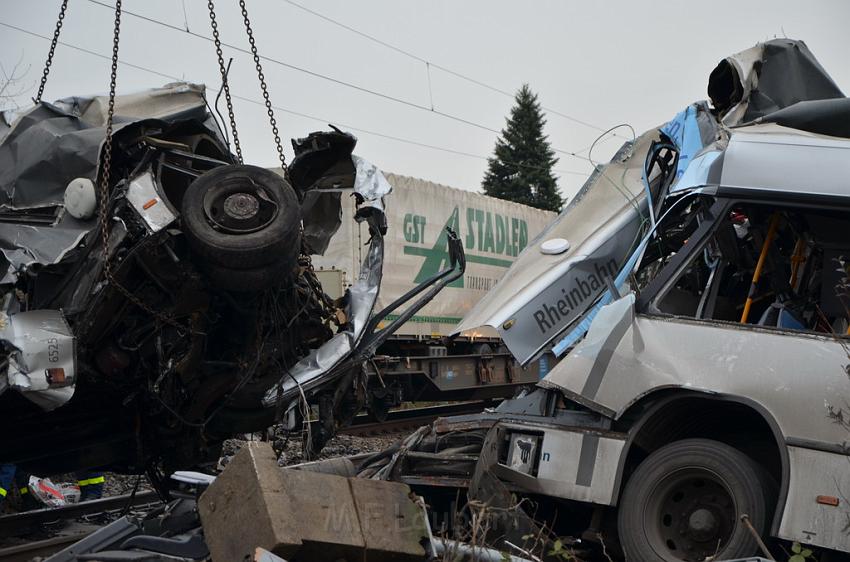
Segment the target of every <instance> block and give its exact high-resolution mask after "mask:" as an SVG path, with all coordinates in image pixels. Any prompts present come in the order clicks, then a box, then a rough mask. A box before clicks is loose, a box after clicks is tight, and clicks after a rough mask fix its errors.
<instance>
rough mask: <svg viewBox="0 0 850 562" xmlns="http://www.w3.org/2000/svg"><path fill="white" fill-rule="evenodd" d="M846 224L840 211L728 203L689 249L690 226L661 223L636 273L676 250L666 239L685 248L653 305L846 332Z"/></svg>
mask: <svg viewBox="0 0 850 562" xmlns="http://www.w3.org/2000/svg"><path fill="white" fill-rule="evenodd" d="M848 227H850V215H848V214H847V213H846V212H840V211H835V210H830V209H818V208H794V207H779V206H774V205H765V204H756V203H743V202H741V203H734V204H731V205H729V206H728V208H727V209H726V210H725V211H724V213H723V214H722V216H721V217H720V218H719V219H718V220H717V224H716V225H714V226H713V228H714V232H713V234H712V235H711V236H710V237H709V238H708V239H707V240H706V241H705V243H704V244H702V246H701V247H699V248H688V239H687V236H689V235H690V234H692V233H693V230H691V231H690V232H689V231H688V229H686V228H684V227H683V225H676V227H674V228H671V229H666V230H664V231H663V232H664V233H663V234H662V235H660V236H659V241H658V243H657V244H656V246H657V247H659V248H661V249H660V250H658V253H659V254H661V256H660V257H657V258H655V259H654V260H653V259H652V258H651V257H650V258H648V259H647V260H645V265H644V266H643V267H642V268H641V271H640V272H639V273H638V276H639V278H640V277H641V276H643V277H646V275H647V273H648V272H649V271H653V270H654V271H657V270H658V265H657V264H659V263H661V262H663V261H664V259H665V256H664V254H665V249H666V250H667V253H666V258H668V259H669V258H670V257H672V256H673V255H674V254H675V252H673V251H669V246H670V245H672V246H674V247H675V245H676V244H677V243H678V244H679V245H680V248H681V249H687V250H688V252H689V253H688V257H687V260H686V263H685V265H684V267H683V268H682V269H680V273H678V274H673V275H671V278H670V279H668V280H666V283H665V284H664V286H663V287H662V288H661V289H660V290H659V291H658V294H657V295H656V296H655V298H654V299H653V302H652V304H651V305H650V310H651V311H652V312H656V313H661V314H670V315H674V316H688V317H694V318H698V319H705V320H720V321H727V322H737V323H741V324H751V325H758V326H765V327H776V328H783V329H788V330H805V331H812V332H820V333H835V334H846V333H847V330H848V307H847V301H846V295H845V294H844V293H845V292H846V291H843V290H842V287H841V285H842V279H843V278H845V277H846V271H845V268H846V261H845V257H846V256H847V255H850V244H848V242H847V241H846V238H845V237H844V233H846V232H847V229H848ZM683 236H684V237H685V239H684V240H682V238H683ZM647 253H648V254H649V250H648V251H647ZM647 261H648V263H647Z"/></svg>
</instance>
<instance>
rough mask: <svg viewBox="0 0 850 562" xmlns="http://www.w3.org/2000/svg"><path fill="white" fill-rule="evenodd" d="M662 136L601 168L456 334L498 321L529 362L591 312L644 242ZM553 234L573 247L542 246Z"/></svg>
mask: <svg viewBox="0 0 850 562" xmlns="http://www.w3.org/2000/svg"><path fill="white" fill-rule="evenodd" d="M658 138H659V136H658V132H657V131H650V132H648V133H646V134H644V135H642V136H641V137H639V138H638V139H637V140H636V141H635V142H634V143H627V144H626V145H624V147H623V149H621V150H620V152H618V153H617V154H616V155H615V156H614V158H612V160H611V162H610V163H609V164H607V165H606V166H602V167H600V168H599V169H598V170H597V172H595V173H594V174H593V175H592V176H591V177H590V179H589V180H588V183H587V184H586V185H585V187H583V188H582V190H581V192H580V193H579V194H578V195H577V196H576V197H575V198H574V199H573V200H572V201H571V202H570V204H569V205H568V206H567V208H566V209H565V210H564V211H563V212H562V213H561V215H560V216H559V217H558V218H557V219H556V220H555V222H553V223H552V224H551V225H550V226H549V227H548V228H546V229H545V230H544V231H543V233H542V234H541V235H540V236H539V237H538V238H537V239H535V240H534V241H532V242H531V243H530V244H529V246H528V247H527V248H526V249H525V250H524V251H523V253H522V254H521V255H520V257H519V258H518V259H517V261H516V262H515V264H514V265H513V266H512V267H511V268H510V269H509V270H508V272H507V273H506V274H505V276H504V277H503V278H502V279H501V280H500V281H499V284H498V285H497V286H496V287H495V288H493V289H491V290H490V291H489V292H488V293H487V295H486V296H485V297H484V298H483V299H481V301H479V303H478V304H477V305H476V306H475V307H474V308H473V309H472V310H471V311H470V312H469V314H467V315H466V316H465V317H464V319H463V321H462V322H461V323H460V324H459V325H458V327H457V328H456V329H455V333H461V332H463V331H465V330H470V329H474V328H477V327H480V326H492V327H494V328H496V329H497V330H498V331H499V334H500V336H501V337H502V339H503V341H504V342H505V344H506V345H507V346H508V348H509V349H510V350H511V353H513V355H514V356H515V357H516V358H517V359H518V360H519V361H520V362H521V363H522V364H526V363H527V362H528V361H530V360H531V359H533V358H534V357H535V355H536V354H537V353H538V352H539V351H540V350H541V349H543V348H544V347H545V346H546V345H547V344H548V343H549V342H551V341H552V340H553V339H554V338H556V337H557V336H558V335H559V334H561V333H562V332H563V331H564V329H565V328H567V327H568V326H569V325H570V324H571V323H572V322H573V321H575V320H576V319H577V318H578V317H580V316H581V315H582V314H583V313H584V312H586V311H587V310H588V309H589V308H590V307H591V306H592V305H593V304H594V302H595V301H596V300H597V298H598V297H599V296H600V295H601V294H602V292H603V291H604V289H605V285H606V281H605V279H606V278H613V277H614V276H615V275H616V272H617V271H619V269H620V267H621V266H622V265H623V264H624V262H625V260H626V258H627V257H628V256H629V255H630V254H631V253H632V250H633V249H634V247H635V246H636V245H637V243H638V241H639V239H640V236H641V229H642V227H643V222H644V220H645V218H646V213H647V210H646V209H647V203H646V193H645V191H644V186H643V182H642V176H643V168H644V157H645V155H646V153H647V151H648V149H649V147H650V145H651V144H652V142H653V141H655V140H657V139H658ZM576 217H580V220H578V219H577V218H576ZM552 238H563V239H565V240H567V241H568V242H569V244H570V247H569V249H568V250H566V251H565V252H563V253H560V254H555V255H552V254H544V253H542V252H541V244H542V243H544V242H545V241H546V240H550V239H552Z"/></svg>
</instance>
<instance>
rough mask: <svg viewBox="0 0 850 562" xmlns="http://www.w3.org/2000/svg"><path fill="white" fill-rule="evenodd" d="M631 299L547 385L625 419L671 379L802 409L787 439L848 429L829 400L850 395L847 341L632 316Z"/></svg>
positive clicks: (825, 437) (826, 437)
mask: <svg viewBox="0 0 850 562" xmlns="http://www.w3.org/2000/svg"><path fill="white" fill-rule="evenodd" d="M631 298H632V297H631V296H628V297H624V298H623V299H621V300H620V301H617V302H615V303H612V304H611V305H609V306H608V307H606V308H607V309H608V310H607V311H606V315H605V317H603V318H601V320H602V321H600V318H599V317H597V322H594V325H593V327H592V328H591V333H589V334H588V338H587V340H585V341H584V342H582V343H581V344H579V345H578V346H577V347H576V349H575V350H574V351H573V353H571V354H569V355H568V356H567V357H565V358H564V359H563V360H562V361H561V362H560V363H559V364H558V365H557V366H556V367H554V368H553V369H552V371H551V372H550V374H549V375H548V376H547V377H546V379H544V381H543V384H545V385H546V386H548V387H550V388H559V389H561V390H564V391H566V392H568V393H569V394H570V395H572V396H576V397H577V398H580V399H582V401H583V403H586V404H588V405H591V406H592V407H594V408H595V409H599V410H602V411H604V412H610V413H612V415H613V417H615V418H619V417H620V416H621V415H622V414H623V413H624V412H625V411H626V410H627V409H628V407H629V406H630V405H632V404H634V403H635V402H636V401H637V400H639V399H640V398H641V397H643V396H645V395H647V394H649V393H651V392H653V391H655V390H661V389H665V388H676V387H679V388H686V389H689V390H697V391H702V392H709V393H720V394H729V395H734V396H746V397H748V398H749V399H750V400H752V401H754V402H755V403H757V404H760V405H762V406H763V407H764V408H765V409H766V410H767V411H769V412H798V413H799V415H790V416H784V417H782V418H780V419H777V422H778V423H779V426H780V428H781V429H782V432H783V434H784V435H785V436H786V437H787V438H798V439H809V440H815V441H821V442H834V443H840V442H842V440H843V439H846V434H845V433H844V432H843V430H842V429H841V428H840V427H839V426H838V425H836V424H832V423H830V422H829V420H828V419H827V417H826V414H827V412H826V409H825V407H826V406H825V405H828V404H831V403H832V402H833V401H834V399H835V397H836V396H846V395H848V394H850V380H848V378H847V375H846V374H845V373H844V369H843V365H844V364H845V363H846V362H847V357H846V354H845V352H844V348H843V346H842V344H841V342H839V341H836V340H835V339H834V338H832V337H829V336H824V335H816V334H809V333H801V332H783V331H780V330H776V329H765V328H761V329H759V328H758V327H754V326H752V325H748V326H740V325H737V324H730V323H721V322H709V321H696V320H690V319H687V318H675V319H672V318H662V317H654V316H644V315H636V316H634V317H633V318H631V315H632V314H633V312H632V311H631V310H630V303H629V301H630V300H631ZM603 311H605V309H603ZM601 315H602V312H600V316H601ZM591 336H593V337H591ZM709 342H710V344H709ZM671 349H675V350H676V353H671V352H670V350H671ZM768 357H769V358H771V360H767V359H766V358H768ZM597 361H598V365H599V367H597ZM813 362H814V363H813ZM777 365H782V369H778V368H777V367H776V366H777ZM806 372H817V373H818V388H817V389H814V390H813V389H812V388H811V384H810V383H811V381H810V380H808V379H807V378H806V377H801V376H799V374H800V373H806ZM817 412H822V413H823V415H822V416H820V415H817V414H816V413H817Z"/></svg>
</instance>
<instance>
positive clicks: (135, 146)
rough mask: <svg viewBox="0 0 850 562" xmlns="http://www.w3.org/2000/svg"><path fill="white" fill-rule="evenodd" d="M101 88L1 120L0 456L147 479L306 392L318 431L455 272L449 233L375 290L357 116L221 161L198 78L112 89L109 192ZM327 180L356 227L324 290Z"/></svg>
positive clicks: (287, 413) (325, 434)
mask: <svg viewBox="0 0 850 562" xmlns="http://www.w3.org/2000/svg"><path fill="white" fill-rule="evenodd" d="M106 106H107V100H106V98H100V97H93V98H91V97H90V98H83V97H74V98H67V99H64V100H60V101H58V102H56V103H54V104H49V103H39V104H37V105H36V106H35V107H33V108H32V109H30V110H28V111H25V112H23V113H22V114H21V115H19V116H18V117H17V118H16V119H15V120H14V121H13V122H12V123H11V124H6V125H4V127H3V128H2V129H0V251H2V254H3V259H4V261H5V263H6V267H5V268H4V274H3V275H4V277H3V279H2V284H0V288H2V303H3V306H2V318H1V319H0V320H2V323H0V339H2V343H3V347H4V362H3V365H2V373H0V409H2V411H3V413H4V417H5V419H6V420H7V421H9V422H10V423H12V421H13V422H14V427H15V429H14V431H10V432H8V434H7V438H4V443H3V448H2V451H0V462H3V463H14V464H16V465H19V466H20V467H21V468H22V469H23V470H26V471H29V472H33V473H36V474H56V473H61V472H66V471H70V470H75V469H79V468H83V467H110V468H111V469H113V470H116V471H127V472H135V473H138V472H143V471H145V470H148V471H149V473H150V474H151V475H152V478H153V480H154V484H155V485H157V484H158V478H157V475H162V474H169V473H171V472H172V471H173V470H174V469H178V468H187V467H192V466H197V465H199V464H201V463H203V462H207V461H210V462H215V461H217V459H218V457H219V451H220V446H221V442H222V440H223V439H225V438H226V437H229V436H232V435H234V434H236V433H241V432H251V431H260V430H263V429H265V428H267V427H269V426H270V425H271V424H273V423H275V421H277V420H286V421H288V423H289V425H290V427H293V428H296V429H299V428H300V425H301V423H302V420H303V418H304V416H303V415H302V414H303V413H304V412H306V411H307V409H308V408H310V407H311V406H312V405H318V406H319V410H320V413H321V427H320V428H319V430H318V431H316V432H315V433H314V443H313V445H314V446H315V447H316V448H321V446H322V444H323V442H324V440H325V439H327V438H329V437H330V436H331V435H332V434H333V431H334V430H335V427H336V425H338V424H341V423H345V421H346V419H350V417H351V416H353V415H354V414H355V413H356V412H357V411H359V410H360V408H361V407H362V406H363V402H364V396H362V395H361V393H359V392H358V389H359V388H361V387H363V385H362V384H358V381H360V380H361V378H362V377H363V376H365V375H364V372H363V369H362V365H363V363H364V362H365V361H366V360H367V359H368V358H369V357H370V355H371V354H372V353H374V350H375V348H376V347H377V346H378V345H380V343H381V342H382V341H384V339H386V337H388V336H389V335H390V334H391V333H392V332H393V330H394V328H395V327H397V326H398V325H399V324H400V323H403V322H404V321H405V320H406V319H407V318H408V317H409V316H411V315H412V314H414V313H415V312H416V311H417V310H418V309H419V308H421V306H423V305H424V304H425V303H427V302H428V301H429V300H430V299H431V298H433V296H434V295H435V294H436V293H437V292H438V291H439V290H440V289H441V288H442V287H443V286H445V285H446V284H447V283H450V282H451V281H452V280H454V279H455V278H457V277H458V276H459V275H462V273H463V269H464V256H463V248H462V246H461V245H460V244H459V243H458V241H457V238H456V237H455V236H454V234H453V233H449V234H448V236H449V239H450V241H451V242H450V254H451V256H450V258H451V259H450V260H449V262H450V263H449V262H447V267H446V268H444V269H442V270H440V271H437V272H436V273H435V274H434V275H433V276H431V277H430V278H429V279H428V280H426V281H425V282H424V283H422V284H420V285H418V286H417V287H416V288H415V289H413V290H411V291H409V292H408V293H407V294H405V295H403V296H402V297H401V298H399V299H397V300H396V301H394V302H392V303H390V304H389V305H388V306H386V307H385V309H384V310H381V311H378V310H374V308H375V301H376V297H377V294H378V290H379V288H380V284H381V270H382V266H383V249H384V248H383V244H384V242H383V235H384V234H385V232H386V219H385V214H384V206H383V205H384V203H383V200H384V197H386V196H387V195H388V194H389V193H390V191H391V187H390V185H389V184H388V183H387V181H386V180H385V179H384V177H383V175H382V174H381V173H380V171H378V170H377V169H376V168H375V167H374V166H372V165H371V164H369V163H368V162H366V161H365V160H363V159H361V158H359V157H357V156H352V150H353V149H354V145H355V143H356V139H355V138H354V137H353V136H351V135H349V134H347V133H343V132H341V131H338V130H334V131H331V132H325V133H313V134H311V135H310V136H308V137H307V138H304V139H300V140H297V141H293V147H294V149H295V153H296V158H295V159H294V161H293V162H292V163H291V165H290V167H289V170H288V176H287V177H281V176H280V175H277V174H274V173H273V172H271V171H268V170H265V169H262V168H257V167H254V166H246V165H241V164H236V163H235V157H234V156H233V155H232V154H231V153H230V152H229V150H228V145H227V142H226V141H225V140H224V138H223V135H222V133H221V132H220V131H221V129H219V128H218V126H217V124H216V121H215V120H214V118H213V117H212V114H211V112H210V111H209V108H208V106H207V103H206V100H205V98H204V92H203V87H201V86H194V85H190V84H182V83H180V84H172V85H168V86H166V87H164V88H160V89H155V90H151V91H147V92H143V93H140V94H135V95H129V96H119V97H117V98H116V105H115V126H114V133H113V137H112V143H113V148H112V158H111V159H110V164H111V176H109V177H111V178H113V181H112V182H110V185H109V186H108V191H107V192H106V193H105V195H106V196H105V197H104V194H103V193H98V191H97V188H96V184H97V183H98V179H99V178H100V175H99V174H100V173H102V171H103V166H104V162H103V161H102V159H103V154H104V148H103V145H104V138H105V128H104V124H105V122H106V114H105V112H106V109H105V107H106ZM342 197H354V198H356V200H357V212H356V214H355V217H354V218H355V220H357V221H358V222H365V223H366V224H367V225H368V229H369V234H370V236H371V238H370V240H369V242H368V250H367V252H366V253H365V260H364V263H363V264H362V269H361V274H360V276H359V278H358V279H357V280H356V281H355V282H354V283H353V284H352V286H351V287H350V288H349V289H348V290H347V291H346V292H345V294H344V295H343V296H342V297H340V298H338V299H336V300H334V299H331V298H329V297H328V296H327V295H326V294H325V292H324V291H323V290H322V287H321V284H320V283H319V281H318V279H317V277H316V275H315V273H314V271H313V269H312V266H311V258H310V256H311V254H315V253H321V252H323V251H324V249H325V248H326V247H327V245H328V243H329V240H330V238H331V237H332V236H333V235H334V233H335V232H336V231H337V229H338V228H339V226H340V220H341V219H340V217H341V214H340V201H341V199H342ZM101 224H103V225H106V226H107V227H108V228H106V229H105V231H104V230H102V229H101V228H100V227H99V226H100V225H101ZM404 307H406V308H404ZM400 308H403V310H402V311H401V312H400V314H399V309H400ZM390 313H396V314H395V320H393V321H392V322H386V326H385V327H383V328H382V329H379V328H378V325H379V323H381V322H382V321H383V320H385V319H386V316H387V315H388V314H390ZM352 389H354V390H353V391H352Z"/></svg>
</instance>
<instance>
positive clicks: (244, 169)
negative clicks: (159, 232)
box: [181, 165, 301, 269]
mask: <svg viewBox="0 0 850 562" xmlns="http://www.w3.org/2000/svg"><path fill="white" fill-rule="evenodd" d="M181 208H182V215H183V229H184V232H185V234H186V236H187V239H188V241H189V245H190V247H191V248H192V250H193V251H194V253H196V254H197V255H199V256H201V257H202V258H203V260H204V261H205V262H208V263H214V264H218V265H222V266H225V267H227V268H229V269H255V268H259V267H261V266H264V265H268V264H271V263H277V262H282V261H287V260H289V261H293V262H294V260H295V259H296V258H297V256H298V253H299V251H300V246H301V242H300V241H301V211H300V208H299V205H298V198H297V197H296V195H295V191H294V190H293V189H292V186H290V185H289V183H287V182H286V180H284V179H283V178H282V177H280V176H279V175H277V174H275V173H274V172H271V171H269V170H266V169H263V168H259V167H257V166H246V165H234V166H220V167H218V168H215V169H213V170H210V171H209V172H206V173H204V174H202V175H201V176H199V177H198V178H197V179H196V180H195V181H193V182H192V183H191V185H189V187H188V188H187V189H186V192H185V193H184V194H183V202H182V205H181Z"/></svg>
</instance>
